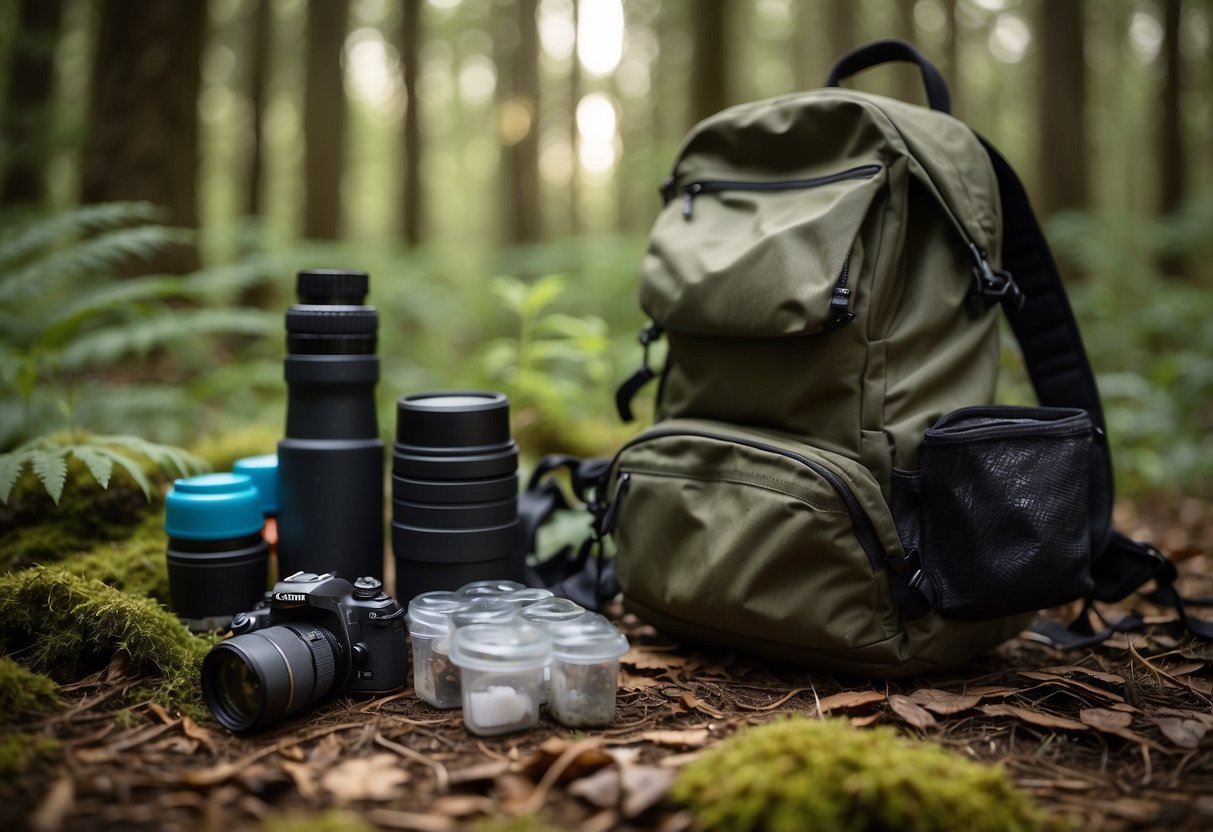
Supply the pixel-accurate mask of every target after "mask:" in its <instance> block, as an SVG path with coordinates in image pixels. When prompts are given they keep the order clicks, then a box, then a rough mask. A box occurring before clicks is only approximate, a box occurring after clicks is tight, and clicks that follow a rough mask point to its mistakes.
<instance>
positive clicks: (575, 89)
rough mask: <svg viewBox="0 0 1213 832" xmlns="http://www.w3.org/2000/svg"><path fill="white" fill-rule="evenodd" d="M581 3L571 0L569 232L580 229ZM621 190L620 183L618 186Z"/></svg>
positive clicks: (575, 232) (574, 232) (576, 231)
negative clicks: (578, 110)
mask: <svg viewBox="0 0 1213 832" xmlns="http://www.w3.org/2000/svg"><path fill="white" fill-rule="evenodd" d="M580 25H581V3H580V2H579V0H573V65H572V66H571V67H570V68H569V154H570V155H571V156H572V159H573V164H572V165H570V166H569V234H570V235H576V234H578V233H579V232H580V231H581V128H579V127H578V126H577V105H578V104H580V103H581V58H579V57H578V56H577V48H578V47H579V46H580V45H581V40H580V38H581V32H580V31H578V27H579V26H580ZM620 187H621V190H622V185H621V186H620Z"/></svg>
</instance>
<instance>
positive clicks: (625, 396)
mask: <svg viewBox="0 0 1213 832" xmlns="http://www.w3.org/2000/svg"><path fill="white" fill-rule="evenodd" d="M891 60H897V61H910V62H913V63H916V64H917V65H918V67H919V68H920V69H921V71H922V75H923V79H924V82H925V84H926V87H927V92H928V100H929V102H930V108H929V109H928V108H924V107H919V106H914V105H911V104H907V103H903V102H900V101H894V100H890V99H888V98H884V97H881V96H878V95H869V94H865V93H859V92H853V91H849V90H844V89H840V88H838V86H837V84H838V81H839V80H840V79H842V78H845V77H847V76H849V75H851V74H853V73H855V72H857V71H859V70H861V69H864V68H866V67H869V66H872V65H875V64H877V63H881V62H884V61H891ZM828 83H829V87H827V88H825V89H820V90H815V91H812V92H807V93H802V94H797V95H790V96H785V97H780V98H774V99H769V100H766V101H759V102H756V103H752V104H745V105H741V106H737V107H732V108H730V109H727V110H725V111H723V112H721V113H719V114H717V115H715V116H712V117H711V118H708V119H706V120H705V121H703V122H701V123H700V124H698V125H696V126H695V127H694V128H693V129H692V130H691V132H690V134H689V135H688V136H687V138H686V140H685V142H684V143H683V145H682V148H681V150H680V151H679V153H678V156H677V159H676V161H675V164H674V168H673V172H672V173H671V174H670V176H669V177H668V178H667V179H666V180H665V182H664V183H663V184H662V185H661V195H662V198H663V199H664V202H665V206H664V208H663V209H662V211H661V213H660V215H659V216H658V218H657V221H656V224H655V225H654V227H653V231H652V234H651V237H650V242H649V248H648V252H647V254H646V256H645V259H644V267H643V280H642V283H641V287H640V303H641V306H642V308H643V309H644V311H645V313H646V314H647V315H648V316H649V317H650V318H651V319H652V324H651V325H650V326H649V327H647V328H646V329H645V330H644V331H643V332H642V333H641V342H642V344H643V345H644V349H645V363H644V366H643V367H642V368H641V370H640V371H639V372H638V373H637V374H636V375H635V376H633V377H632V378H631V379H629V380H628V381H627V382H625V384H624V385H623V386H622V387H621V388H620V391H619V395H618V399H617V404H618V407H619V410H620V413H621V415H622V416H623V417H624V418H625V419H629V418H630V415H631V413H630V403H631V399H632V396H633V395H634V394H635V393H636V391H637V390H638V389H639V388H640V387H641V386H642V385H643V384H644V383H645V382H646V381H648V380H649V379H650V378H653V377H655V376H658V375H659V376H660V386H659V390H658V394H657V403H656V420H655V424H654V425H653V426H652V427H651V428H649V429H647V430H645V431H643V432H642V433H640V434H639V435H638V436H636V437H635V438H634V439H633V440H631V441H630V442H628V443H627V444H626V446H625V447H623V448H622V449H621V450H620V451H619V453H618V454H617V455H616V456H615V457H614V459H613V460H611V461H610V462H609V464H607V463H602V464H599V465H597V466H589V467H588V468H587V467H586V466H582V467H581V468H580V469H579V471H578V477H577V484H578V485H579V488H578V491H579V492H581V493H582V495H583V496H585V492H593V491H594V490H593V489H591V488H589V487H588V486H589V485H590V484H592V483H591V481H593V480H594V479H595V478H598V480H597V481H598V485H599V487H598V489H597V492H596V493H597V497H595V496H594V494H593V493H591V494H590V496H589V498H588V499H589V502H590V504H591V507H593V508H595V510H596V514H597V516H598V521H597V529H598V532H599V534H600V535H610V536H611V538H612V539H613V542H614V546H615V549H616V557H615V563H614V572H615V577H616V578H617V580H618V585H619V587H620V588H621V589H622V592H623V601H624V604H625V606H626V607H627V608H628V609H630V610H632V611H634V612H635V613H636V614H637V615H639V616H640V617H641V618H642V619H644V620H645V621H648V622H650V623H652V624H653V625H655V626H656V627H657V628H659V629H661V630H665V631H668V632H670V633H672V634H674V635H677V636H680V637H682V638H686V639H690V640H694V641H701V642H707V643H711V644H716V645H721V646H725V647H729V648H734V649H738V650H744V651H748V652H753V653H757V654H761V655H766V656H770V657H774V658H777V659H783V660H789V661H794V662H798V663H803V664H808V665H812V666H814V667H821V668H828V669H836V670H843V671H853V672H859V673H864V674H868V675H876V676H897V675H905V674H910V673H917V672H921V671H928V670H932V669H936V668H943V667H947V666H954V665H958V664H960V663H962V662H964V661H966V660H967V659H969V658H970V657H972V656H974V655H975V654H977V653H979V652H981V651H984V650H986V649H988V648H990V647H991V646H993V645H995V644H998V643H999V642H1001V641H1003V640H1005V639H1007V638H1008V637H1010V636H1012V635H1015V634H1016V633H1018V632H1019V631H1021V630H1022V629H1023V628H1024V627H1025V626H1026V625H1027V624H1028V623H1029V621H1030V620H1031V618H1032V614H1033V613H1034V612H1035V611H1036V610H1039V609H1042V608H1045V607H1050V606H1055V605H1058V604H1062V603H1066V602H1069V601H1073V600H1076V599H1080V598H1089V597H1095V598H1099V599H1101V600H1114V599H1119V598H1123V597H1124V596H1125V595H1127V594H1128V593H1129V592H1130V591H1131V590H1132V589H1133V588H1135V587H1136V586H1138V585H1140V584H1141V583H1142V582H1143V581H1145V580H1147V579H1149V578H1151V577H1153V578H1161V579H1162V580H1161V581H1160V584H1161V583H1164V582H1166V583H1168V584H1169V581H1166V579H1167V578H1168V576H1171V575H1172V574H1173V573H1172V572H1171V571H1170V570H1171V567H1170V564H1169V563H1168V562H1167V561H1166V560H1165V558H1163V557H1162V556H1161V555H1159V554H1158V553H1157V552H1156V551H1155V550H1153V549H1151V548H1150V547H1148V546H1144V545H1141V544H1136V543H1133V542H1132V541H1129V540H1128V539H1127V538H1124V537H1123V536H1120V535H1118V534H1116V533H1114V532H1112V530H1111V526H1110V517H1111V505H1112V495H1111V467H1110V462H1109V457H1108V452H1107V446H1106V443H1105V441H1104V428H1103V417H1102V413H1101V410H1100V403H1099V395H1098V392H1097V390H1096V387H1095V382H1094V378H1093V376H1092V373H1091V370H1090V367H1089V365H1088V363H1087V359H1086V356H1085V354H1084V352H1083V348H1082V342H1081V340H1080V338H1079V334H1078V330H1077V328H1076V326H1075V323H1074V319H1073V315H1072V314H1071V311H1070V307H1069V305H1068V302H1067V300H1066V296H1065V292H1064V290H1063V288H1062V285H1061V281H1060V279H1059V277H1058V275H1057V271H1056V269H1055V267H1054V265H1053V261H1052V258H1051V256H1050V254H1049V251H1048V247H1047V245H1046V243H1045V240H1044V238H1043V236H1042V234H1041V232H1040V229H1039V227H1038V225H1037V223H1036V220H1035V219H1034V217H1033V215H1032V212H1031V208H1030V207H1029V205H1028V202H1027V198H1026V196H1025V194H1024V192H1023V189H1022V187H1021V186H1020V184H1019V182H1018V180H1017V179H1016V177H1015V174H1014V173H1013V172H1012V170H1011V169H1010V167H1009V166H1008V165H1007V163H1006V162H1005V161H1004V160H1003V159H1002V157H1001V156H999V155H998V153H997V152H996V151H995V150H994V149H993V148H992V147H990V145H989V144H988V143H986V142H985V141H984V140H983V139H981V138H980V137H979V136H978V135H977V134H976V133H974V131H973V130H972V129H971V128H969V127H968V126H966V125H965V124H964V123H963V122H961V121H958V120H957V119H955V118H953V117H952V116H950V115H949V114H948V94H947V89H946V87H945V85H944V81H943V78H942V76H941V75H940V74H939V72H938V71H937V70H936V69H935V68H934V67H933V66H932V65H931V64H930V63H928V62H927V61H926V60H925V59H924V58H923V57H922V55H921V54H919V53H918V52H917V51H916V50H915V49H914V48H913V47H911V46H910V45H909V44H907V43H904V42H901V41H880V42H876V43H873V44H869V45H868V46H865V47H861V48H859V49H857V50H855V51H854V52H852V53H850V54H848V55H847V56H844V57H843V58H842V59H841V60H840V61H839V62H838V64H837V65H836V66H835V68H834V69H833V71H832V72H831V75H830V78H829V82H828ZM997 306H1001V307H1002V308H1003V309H1004V311H1005V312H1006V314H1007V315H1008V317H1009V319H1010V322H1011V325H1012V328H1013V330H1014V332H1015V334H1016V336H1017V339H1018V340H1019V343H1020V346H1021V347H1022V350H1023V353H1024V358H1025V360H1026V364H1027V366H1028V369H1029V372H1030V375H1031V378H1032V381H1033V383H1034V386H1035V388H1036V392H1037V394H1038V397H1039V399H1040V401H1041V406H1040V407H1004V406H994V405H992V404H991V402H992V401H993V396H994V391H995V384H996V381H997V376H998V370H999V341H998V335H999V322H998V316H997V314H996V311H995V309H994V307H997ZM663 336H664V338H665V340H666V342H667V344H668V352H667V357H666V359H665V366H664V368H663V369H662V370H661V371H660V372H659V373H658V372H657V371H655V370H654V369H652V368H650V367H649V365H648V353H649V350H650V347H651V344H652V343H653V342H654V341H656V340H657V339H658V338H661V337H663ZM562 461H563V462H568V460H567V459H563V460H554V461H552V460H549V461H547V462H545V464H544V465H543V466H541V470H540V471H539V472H538V473H537V476H536V478H535V482H536V483H538V481H539V480H540V479H541V478H542V476H543V475H544V474H545V473H546V472H547V471H548V470H550V469H551V468H553V467H555V466H556V465H558V464H559V463H560V462H562ZM580 486H586V487H585V488H582V487H580ZM1093 565H1094V570H1093ZM1093 572H1094V577H1093ZM594 575H595V577H596V578H597V577H599V576H597V573H596V572H595V573H594ZM566 588H567V587H566ZM1080 627H1081V625H1080ZM1085 635H1090V633H1085V634H1080V636H1077V637H1072V640H1073V638H1081V637H1083V636H1085Z"/></svg>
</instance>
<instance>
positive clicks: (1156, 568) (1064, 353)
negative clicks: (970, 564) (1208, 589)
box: [977, 135, 1213, 646]
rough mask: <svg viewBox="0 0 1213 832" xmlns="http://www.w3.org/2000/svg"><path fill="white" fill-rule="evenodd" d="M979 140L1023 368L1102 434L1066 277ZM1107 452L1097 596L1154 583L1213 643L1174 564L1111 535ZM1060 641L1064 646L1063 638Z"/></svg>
mask: <svg viewBox="0 0 1213 832" xmlns="http://www.w3.org/2000/svg"><path fill="white" fill-rule="evenodd" d="M977 138H978V139H979V140H980V141H981V143H982V146H984V147H985V149H986V152H987V153H989V155H990V162H991V164H992V165H993V167H994V173H995V175H996V176H997V178H998V187H999V192H1000V193H1001V199H1002V216H1003V258H1002V266H1003V268H1004V269H1006V270H1007V271H1009V272H1010V273H1011V274H1012V275H1014V278H1015V282H1016V283H1017V284H1018V285H1019V287H1020V289H1021V290H1022V291H1023V293H1024V295H1025V297H1026V300H1025V302H1024V305H1023V307H1022V309H1014V308H1012V307H1010V306H1005V307H1004V311H1005V312H1006V315H1007V319H1008V321H1009V322H1010V324H1011V329H1012V331H1013V332H1014V333H1015V338H1016V340H1018V341H1019V346H1020V348H1021V349H1022V351H1023V357H1024V363H1025V364H1026V365H1027V368H1028V374H1029V376H1030V377H1031V379H1032V385H1033V387H1035V389H1036V395H1037V397H1038V398H1039V399H1040V403H1041V404H1043V405H1048V406H1053V407H1079V408H1083V409H1085V410H1086V411H1087V412H1088V413H1089V414H1090V416H1091V421H1092V422H1093V423H1094V424H1095V425H1096V426H1097V427H1098V428H1099V429H1100V430H1101V431H1104V430H1105V423H1104V416H1103V407H1102V405H1101V404H1100V400H1099V389H1098V387H1096V384H1095V374H1094V373H1093V372H1092V371H1091V364H1090V362H1089V361H1088V360H1087V353H1086V350H1085V349H1084V348H1083V344H1082V336H1081V335H1080V334H1079V331H1078V324H1077V322H1076V321H1075V320H1074V313H1073V311H1072V310H1071V308H1070V302H1069V299H1068V298H1067V297H1066V292H1065V287H1064V285H1063V284H1062V282H1061V275H1060V274H1059V273H1058V271H1057V265H1056V264H1055V263H1054V261H1053V255H1052V254H1051V253H1050V251H1049V245H1048V242H1047V241H1046V240H1045V236H1044V233H1043V232H1042V231H1041V230H1040V225H1039V223H1037V221H1036V216H1035V214H1033V212H1032V206H1031V203H1030V202H1029V201H1028V195H1027V192H1026V191H1025V190H1024V187H1023V184H1022V183H1021V182H1020V181H1019V177H1018V176H1016V174H1015V171H1014V170H1013V169H1012V168H1011V166H1010V164H1008V163H1007V161H1006V159H1004V158H1003V157H1002V154H1000V153H999V152H998V151H997V150H996V149H995V148H994V146H993V145H991V144H990V143H989V142H988V141H986V139H985V138H983V137H982V136H980V135H978V137H977ZM1101 449H1102V451H1103V453H1102V454H1101V461H1102V464H1103V465H1104V466H1106V468H1105V474H1106V476H1107V483H1108V489H1107V490H1108V504H1107V506H1101V507H1099V509H1100V510H1103V511H1105V512H1106V515H1107V516H1106V519H1105V520H1103V522H1106V524H1107V525H1106V528H1107V530H1108V534H1107V535H1106V541H1107V542H1106V545H1104V546H1103V547H1101V548H1099V549H1093V550H1092V552H1091V577H1092V578H1093V579H1094V582H1095V588H1094V590H1093V591H1092V598H1093V599H1095V600H1098V601H1105V602H1111V601H1120V600H1121V599H1123V598H1126V597H1127V596H1128V595H1130V594H1131V593H1133V592H1134V591H1135V590H1137V589H1138V588H1139V587H1140V586H1141V585H1142V584H1144V583H1146V582H1148V581H1150V580H1154V581H1155V583H1156V584H1157V585H1158V587H1159V589H1160V591H1161V593H1162V594H1161V596H1160V597H1161V598H1163V599H1164V600H1167V599H1172V598H1173V599H1174V601H1173V603H1172V606H1175V608H1176V610H1177V611H1178V613H1179V619H1180V620H1179V623H1180V624H1181V625H1182V626H1183V628H1184V629H1186V630H1187V631H1189V632H1191V633H1192V634H1194V635H1197V636H1200V637H1202V638H1208V637H1209V636H1210V635H1213V627H1211V626H1210V625H1209V624H1208V623H1206V622H1203V621H1199V620H1197V619H1192V618H1190V617H1188V616H1187V615H1186V614H1185V612H1184V608H1183V599H1182V598H1180V597H1179V595H1178V594H1177V593H1176V592H1175V591H1174V588H1173V587H1172V582H1173V581H1174V580H1175V577H1176V573H1175V567H1174V565H1173V564H1172V563H1171V561H1169V560H1168V559H1167V558H1166V556H1165V555H1163V554H1162V553H1161V552H1159V551H1158V550H1157V549H1155V548H1154V547H1153V546H1150V545H1149V544H1147V543H1141V542H1138V541H1136V540H1132V539H1131V538H1129V537H1127V536H1125V535H1124V534H1121V533H1120V532H1117V531H1112V529H1111V512H1112V505H1111V503H1112V500H1111V493H1112V459H1111V454H1110V452H1109V450H1108V447H1107V443H1106V441H1105V442H1104V443H1103V445H1102V446H1101ZM1168 602H1170V601H1168ZM1071 629H1074V628H1073V627H1072V628H1071ZM1110 632H1111V631H1110V630H1109V631H1105V633H1103V634H1102V635H1103V637H1104V638H1106V637H1107V635H1108V634H1109V633H1110ZM1052 635H1054V636H1055V635H1056V633H1053V634H1052ZM1054 640H1056V641H1062V642H1064V641H1065V639H1060V638H1055V639H1054ZM1063 646H1064V645H1063ZM1075 646H1077V645H1075Z"/></svg>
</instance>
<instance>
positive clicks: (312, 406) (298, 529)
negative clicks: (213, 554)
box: [278, 269, 383, 580]
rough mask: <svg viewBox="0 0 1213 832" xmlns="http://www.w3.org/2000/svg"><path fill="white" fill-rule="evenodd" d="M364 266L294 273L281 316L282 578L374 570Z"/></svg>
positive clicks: (378, 555) (377, 524)
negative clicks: (290, 297)
mask: <svg viewBox="0 0 1213 832" xmlns="http://www.w3.org/2000/svg"><path fill="white" fill-rule="evenodd" d="M369 282H370V279H369V277H368V276H367V273H366V272H356V271H345V270H337V269H315V270H310V271H302V272H299V275H298V280H297V283H296V289H297V294H298V297H299V303H298V304H296V305H294V306H292V307H290V309H288V310H287V313H286V346H287V356H286V381H287V388H288V391H289V395H288V399H287V409H286V432H285V433H286V436H285V438H284V439H283V440H282V441H281V442H280V443H279V445H278V492H279V509H278V529H279V532H278V534H279V541H278V558H279V571H280V573H281V574H283V575H289V574H292V573H294V572H300V571H302V572H317V573H319V572H325V571H336V572H337V573H338V574H339V575H341V576H342V577H345V578H348V579H350V580H353V579H354V578H356V577H359V576H362V575H372V576H376V577H382V575H383V441H382V440H381V439H380V438H379V427H378V423H377V419H376V415H375V384H376V383H377V382H378V381H379V357H378V356H377V355H376V354H375V346H376V336H377V334H378V328H379V316H378V313H377V312H376V311H375V307H373V306H365V305H363V302H364V301H365V299H366V295H367V291H368V289H369Z"/></svg>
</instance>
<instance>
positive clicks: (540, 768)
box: [526, 737, 612, 783]
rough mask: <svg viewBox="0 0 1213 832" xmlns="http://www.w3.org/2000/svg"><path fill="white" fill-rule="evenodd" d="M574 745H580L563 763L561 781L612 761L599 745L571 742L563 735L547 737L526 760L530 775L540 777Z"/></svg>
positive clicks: (586, 772) (583, 775) (591, 771)
mask: <svg viewBox="0 0 1213 832" xmlns="http://www.w3.org/2000/svg"><path fill="white" fill-rule="evenodd" d="M574 745H581V746H582V747H581V748H579V749H578V751H577V754H576V756H575V757H573V759H572V760H569V761H567V762H566V763H565V764H564V766H565V767H564V770H563V771H562V772H561V774H560V778H559V781H560V782H562V783H563V782H567V781H569V780H577V779H580V778H582V777H585V776H586V775H588V774H591V773H593V772H595V771H598V770H599V769H600V768H602V767H603V766H608V765H610V764H611V762H612V758H611V756H610V755H608V754H607V753H606V752H605V751H603V750H602V746H601V745H597V744H586V743H585V742H584V741H582V742H581V743H573V742H570V741H569V740H566V739H564V738H563V737H548V738H547V739H546V740H544V741H543V742H542V743H541V744H540V745H539V748H538V749H537V750H536V752H535V754H534V756H533V757H532V758H531V759H530V760H528V761H527V763H526V769H527V772H528V773H529V774H530V775H531V776H532V777H535V778H539V777H542V776H543V774H544V773H545V772H546V771H547V770H548V769H549V768H551V767H552V764H553V763H555V762H556V761H557V760H559V759H560V758H561V757H563V756H564V754H565V753H566V752H567V751H568V750H569V749H570V748H572V747H573V746H574Z"/></svg>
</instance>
